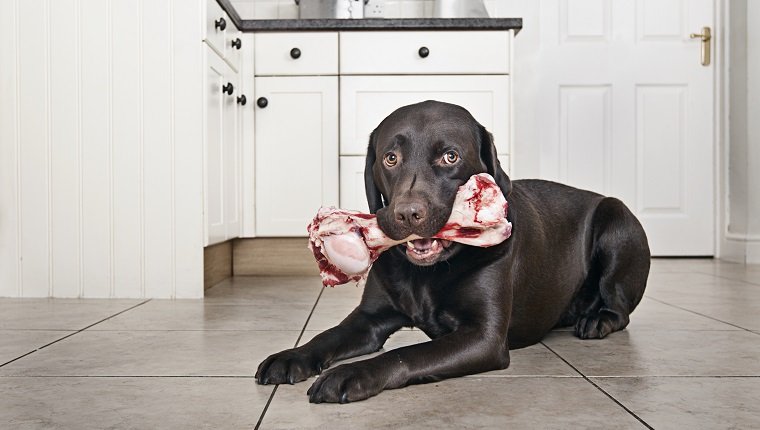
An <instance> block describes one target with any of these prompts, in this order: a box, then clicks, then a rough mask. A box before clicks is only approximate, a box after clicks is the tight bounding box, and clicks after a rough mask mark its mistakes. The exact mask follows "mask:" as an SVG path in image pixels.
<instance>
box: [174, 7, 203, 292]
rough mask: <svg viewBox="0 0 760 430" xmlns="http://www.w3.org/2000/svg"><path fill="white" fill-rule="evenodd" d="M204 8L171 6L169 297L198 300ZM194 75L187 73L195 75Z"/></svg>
mask: <svg viewBox="0 0 760 430" xmlns="http://www.w3.org/2000/svg"><path fill="white" fill-rule="evenodd" d="M204 10H205V4H204V2H202V1H200V2H197V1H196V2H188V1H186V0H172V25H171V28H172V46H171V52H172V53H173V56H172V88H173V89H172V100H173V102H174V105H173V106H174V109H173V111H172V114H173V115H172V148H173V149H172V162H173V169H174V174H173V181H174V183H173V190H174V194H173V201H174V208H173V211H174V213H173V215H172V219H173V221H174V222H173V228H174V238H173V243H174V252H173V258H174V262H173V266H174V269H173V271H174V295H175V296H176V297H178V298H179V297H186V298H190V297H203V241H204V233H203V227H204V220H203V192H202V190H203V135H204V132H203V118H204V114H203V91H204V88H203V74H202V73H201V71H202V70H203V54H204V52H205V51H204V50H205V49H208V48H206V47H205V46H204V44H203V43H196V41H200V40H203V28H204V27H203V18H204V16H203V11H204ZM195 70H197V71H198V73H194V72H190V73H189V72H188V71H195Z"/></svg>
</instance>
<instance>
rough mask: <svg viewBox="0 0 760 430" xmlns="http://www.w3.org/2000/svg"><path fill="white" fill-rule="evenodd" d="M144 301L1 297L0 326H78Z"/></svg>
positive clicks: (0, 327)
mask: <svg viewBox="0 0 760 430" xmlns="http://www.w3.org/2000/svg"><path fill="white" fill-rule="evenodd" d="M143 301H144V300H108V299H81V300H76V299H0V329H3V330H8V329H35V330H81V329H83V328H85V327H87V326H88V325H90V324H93V323H96V322H98V321H100V320H102V319H104V318H108V317H109V316H111V315H114V314H116V313H118V312H121V311H123V310H125V309H129V308H130V307H132V306H135V305H137V304H139V303H142V302H143Z"/></svg>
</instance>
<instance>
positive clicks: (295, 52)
mask: <svg viewBox="0 0 760 430" xmlns="http://www.w3.org/2000/svg"><path fill="white" fill-rule="evenodd" d="M300 57H301V50H300V49H298V48H293V49H291V50H290V58H292V59H294V60H297V59H299V58H300Z"/></svg>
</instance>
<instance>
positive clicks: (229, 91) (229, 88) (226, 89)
mask: <svg viewBox="0 0 760 430" xmlns="http://www.w3.org/2000/svg"><path fill="white" fill-rule="evenodd" d="M233 91H235V87H233V86H232V83H231V82H227V85H225V86H223V87H222V92H223V93H227V95H230V96H231V95H232V92H233Z"/></svg>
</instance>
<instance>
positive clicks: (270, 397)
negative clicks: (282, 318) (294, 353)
mask: <svg viewBox="0 0 760 430" xmlns="http://www.w3.org/2000/svg"><path fill="white" fill-rule="evenodd" d="M324 291H325V286H324V285H323V286H322V289H321V290H319V295H318V296H317V300H315V301H314V306H312V307H311V312H309V316H307V317H306V322H304V323H303V328H301V332H300V333H299V334H298V339H296V343H295V344H294V345H293V348H296V347H297V346H298V342H300V341H301V338H302V337H303V333H304V332H305V331H306V327H307V326H308V325H309V321H310V320H311V316H312V315H314V310H315V309H316V308H317V304H319V299H321V298H322V293H323V292H324ZM279 386H280V384H277V385H275V386H274V388H273V389H272V394H270V395H269V399H267V404H266V405H264V409H263V410H262V411H261V415H260V416H259V420H258V421H257V422H256V426H255V427H254V428H253V430H259V428H261V423H262V422H263V421H264V415H266V413H267V411H268V410H269V405H270V404H272V399H274V395H275V393H277V388H278V387H279Z"/></svg>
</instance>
